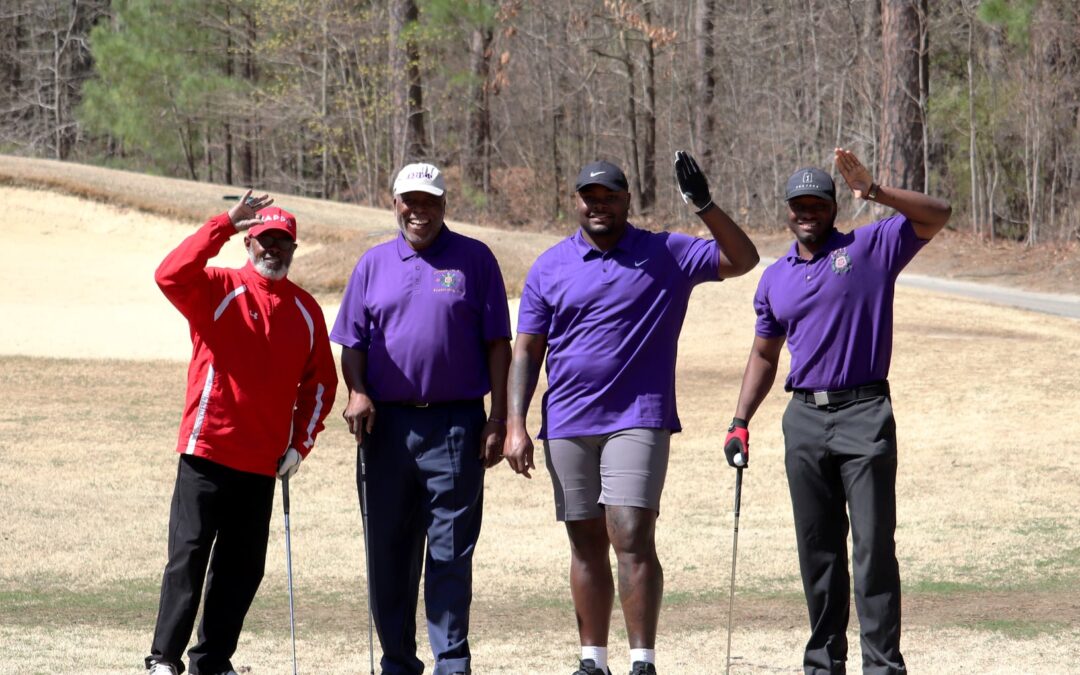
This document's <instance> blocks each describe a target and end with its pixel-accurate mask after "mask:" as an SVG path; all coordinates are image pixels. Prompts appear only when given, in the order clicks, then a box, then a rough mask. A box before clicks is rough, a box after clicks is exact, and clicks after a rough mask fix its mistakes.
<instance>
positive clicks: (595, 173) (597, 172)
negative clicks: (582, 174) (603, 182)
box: [589, 171, 607, 178]
mask: <svg viewBox="0 0 1080 675" xmlns="http://www.w3.org/2000/svg"><path fill="white" fill-rule="evenodd" d="M602 173H607V171H590V172H589V178H596V177H597V176H599V175H600V174H602Z"/></svg>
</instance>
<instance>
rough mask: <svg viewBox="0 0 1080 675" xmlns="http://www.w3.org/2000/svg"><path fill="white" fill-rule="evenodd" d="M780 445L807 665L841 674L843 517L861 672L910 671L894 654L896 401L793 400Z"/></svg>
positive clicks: (845, 580)
mask: <svg viewBox="0 0 1080 675" xmlns="http://www.w3.org/2000/svg"><path fill="white" fill-rule="evenodd" d="M784 445H785V447H786V455H785V460H784V463H785V467H786V469H787V477H788V487H789V489H790V490H791V504H792V507H793V510H794V514H795V534H796V537H797V538H798V547H799V568H800V571H801V572H802V580H803V591H804V592H805V594H806V603H807V607H808V609H809V612H810V631H811V632H810V640H809V641H808V642H807V644H806V652H805V657H804V660H803V670H804V672H805V673H807V675H811V674H812V675H819V674H823V673H832V674H837V673H844V672H845V668H846V662H847V647H848V645H847V637H846V630H847V624H848V615H849V611H850V610H849V600H848V598H849V583H850V580H849V577H848V559H847V532H848V524H849V519H848V516H849V514H850V525H851V540H852V570H853V572H854V576H855V609H856V611H857V612H858V615H859V627H860V635H861V642H862V655H863V672H864V673H874V674H875V675H876V674H885V673H905V672H907V671H906V669H905V667H904V658H903V656H902V655H901V654H900V570H899V566H898V565H897V562H896V545H895V541H894V538H893V535H894V533H895V531H896V422H895V421H894V420H893V414H892V402H891V401H890V399H889V397H888V396H878V397H874V398H870V399H865V400H862V401H855V402H852V403H847V404H844V405H841V406H837V407H826V408H819V407H817V406H816V405H814V404H813V403H808V402H804V401H800V400H797V399H792V401H791V403H790V404H788V407H787V411H786V412H785V413H784ZM845 506H846V507H847V508H846V510H845Z"/></svg>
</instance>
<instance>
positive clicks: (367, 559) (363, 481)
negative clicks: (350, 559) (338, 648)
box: [356, 441, 375, 675]
mask: <svg viewBox="0 0 1080 675" xmlns="http://www.w3.org/2000/svg"><path fill="white" fill-rule="evenodd" d="M356 450H357V453H358V455H359V459H360V516H361V518H362V519H363V521H364V565H365V567H367V575H366V576H367V605H368V613H367V620H368V624H367V639H368V657H369V658H370V660H371V675H375V638H374V635H373V634H372V626H371V623H372V614H371V554H370V553H368V516H367V449H366V448H364V442H363V441H360V442H359V443H357V445H356Z"/></svg>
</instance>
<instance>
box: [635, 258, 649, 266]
mask: <svg viewBox="0 0 1080 675" xmlns="http://www.w3.org/2000/svg"><path fill="white" fill-rule="evenodd" d="M647 262H649V259H648V258H645V259H644V260H638V261H636V262H635V263H634V267H641V266H642V265H644V264H645V263H647Z"/></svg>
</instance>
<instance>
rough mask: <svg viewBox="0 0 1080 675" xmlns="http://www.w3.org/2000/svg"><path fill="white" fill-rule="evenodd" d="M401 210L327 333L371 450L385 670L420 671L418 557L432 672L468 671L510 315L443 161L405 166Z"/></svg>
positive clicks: (374, 569)
mask: <svg viewBox="0 0 1080 675" xmlns="http://www.w3.org/2000/svg"><path fill="white" fill-rule="evenodd" d="M394 212H395V215H396V217H397V223H398V228H399V229H400V230H401V233H400V235H399V236H398V237H397V238H396V239H394V240H393V241H389V242H386V243H384V244H380V245H378V246H375V247H373V248H372V249H370V250H369V251H367V252H366V253H364V255H362V256H361V257H360V260H359V261H358V262H357V263H356V269H355V270H354V271H353V274H352V277H351V278H350V279H349V283H348V286H347V287H346V289H345V296H344V297H343V298H342V302H341V311H340V312H339V314H338V316H337V321H336V322H335V324H334V328H333V330H332V331H331V333H330V339H331V340H332V341H334V342H336V343H338V344H340V345H341V346H342V351H341V371H342V375H343V377H344V380H345V384H346V386H347V387H348V390H349V403H348V406H347V407H346V408H345V412H344V417H345V421H346V422H347V423H348V425H349V431H350V432H351V433H352V434H353V435H355V436H356V440H357V443H358V448H357V452H358V455H360V454H361V453H362V454H363V455H364V456H366V468H367V481H366V489H367V507H368V520H367V527H368V533H367V534H368V546H369V549H368V556H369V563H370V566H369V569H370V575H371V578H370V580H369V581H370V588H371V606H372V613H373V615H374V617H375V626H376V628H377V629H378V631H379V641H380V643H381V644H382V649H383V656H382V661H381V666H382V669H381V671H382V673H384V674H385V675H398V674H399V673H402V674H404V673H408V674H419V673H421V672H423V670H424V664H423V663H422V662H421V661H420V659H418V658H417V656H416V620H415V617H416V602H417V595H418V593H419V586H420V570H421V567H423V568H424V570H425V572H424V605H425V609H426V612H427V623H428V639H429V641H430V643H431V650H432V652H433V654H434V657H435V668H434V672H435V675H453V674H454V673H469V672H471V668H472V664H471V660H472V659H471V654H470V652H469V642H468V632H469V606H470V604H471V602H472V555H473V550H474V549H475V547H476V540H477V538H478V537H479V535H480V519H481V511H482V506H483V487H484V469H485V468H486V467H490V466H493V465H495V464H497V463H498V462H499V460H501V459H502V445H503V440H504V438H505V436H506V379H507V371H508V369H509V366H510V312H509V308H508V307H507V303H506V289H505V287H504V286H503V280H502V272H501V271H500V270H499V264H498V262H497V261H496V260H495V256H494V255H492V253H491V251H490V250H489V249H488V247H487V246H485V245H484V244H483V243H481V242H479V241H477V240H475V239H470V238H468V237H465V236H462V235H460V234H457V233H456V232H451V231H450V230H449V229H448V228H447V227H446V225H445V224H444V223H443V218H444V216H445V214H446V184H445V182H444V180H443V177H442V174H441V173H440V172H439V170H438V169H437V168H435V167H434V166H432V165H430V164H410V165H408V166H406V167H404V168H403V169H402V170H401V171H400V172H399V173H398V176H397V179H396V180H395V181H394ZM489 392H490V394H491V409H490V410H489V411H486V412H485V410H484V396H485V395H487V394H488V393H489ZM359 459H360V457H358V460H359ZM357 474H358V475H357V482H358V486H357V487H358V488H359V489H360V490H363V489H364V487H363V486H361V485H359V483H360V482H361V480H362V478H363V476H362V475H361V472H360V471H358V472H357ZM425 542H426V544H427V546H426V548H427V556H426V560H425V556H424V549H425ZM485 670H489V669H485Z"/></svg>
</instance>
